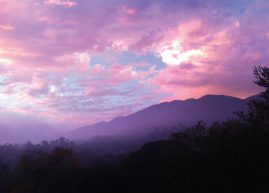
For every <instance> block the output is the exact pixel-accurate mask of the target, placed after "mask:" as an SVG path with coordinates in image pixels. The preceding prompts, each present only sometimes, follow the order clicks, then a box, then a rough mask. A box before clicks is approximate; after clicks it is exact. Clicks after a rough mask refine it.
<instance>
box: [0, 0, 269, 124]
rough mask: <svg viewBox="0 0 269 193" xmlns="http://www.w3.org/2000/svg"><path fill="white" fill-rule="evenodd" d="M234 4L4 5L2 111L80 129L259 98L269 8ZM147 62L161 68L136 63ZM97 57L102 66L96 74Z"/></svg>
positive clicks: (0, 25)
mask: <svg viewBox="0 0 269 193" xmlns="http://www.w3.org/2000/svg"><path fill="white" fill-rule="evenodd" d="M197 2H198V1H197ZM221 2H222V1H221ZM232 4H234V6H231V7H229V5H226V6H224V5H222V4H221V3H220V4H216V3H212V2H198V3H194V1H187V0H183V1H181V3H178V1H175V0H167V1H160V0H157V1H143V0H138V1H124V2H122V1H113V2H112V3H106V2H105V1H99V0H93V1H87V0H77V1H71V0H70V1H68V0H46V1H41V0H40V1H35V3H33V1H13V0H11V1H1V0H0V8H1V9H0V81H1V86H0V90H1V94H0V101H1V102H0V106H2V107H4V106H6V108H10V109H13V110H14V111H15V110H16V111H22V110H23V111H24V112H28V113H33V112H36V111H37V112H36V113H40V115H41V114H42V116H50V115H53V116H56V115H57V119H61V120H63V122H64V120H72V119H74V120H77V121H78V122H79V123H81V124H82V123H86V122H87V123H89V122H94V121H99V120H103V119H110V118H112V117H114V116H116V115H120V114H121V113H122V114H125V113H130V112H133V111H134V110H136V109H139V108H142V107H144V106H147V105H150V104H153V103H157V102H159V101H166V100H174V99H184V98H189V97H199V96H201V95H204V94H209V93H211V94H229V95H234V96H239V97H246V96H249V95H251V94H255V93H256V92H257V89H256V87H255V86H253V84H252V80H253V76H252V65H256V64H261V65H267V66H268V65H269V64H268V59H269V57H268V53H269V48H268V43H269V38H268V37H269V36H268V34H269V31H268V29H269V24H268V17H269V15H268V13H267V12H266V7H268V3H266V2H265V1H259V2H255V3H253V4H248V3H246V2H245V1H244V2H243V1H240V5H238V4H237V3H236V2H233V3H232ZM44 5H45V6H44ZM71 7H72V8H71ZM238 7H240V9H239V8H238ZM67 8H70V9H67ZM242 10H243V11H242ZM106 50H110V51H111V52H110V53H107V52H106ZM125 52H126V53H131V54H132V57H133V58H132V59H133V60H134V61H125V62H122V60H123V59H124V58H123V59H122V58H120V57H123V56H122V55H124V54H122V53H125ZM147 54H148V55H149V54H151V57H153V56H154V57H155V60H153V59H152V58H150V59H148V60H149V61H140V60H138V59H137V58H140V57H142V58H143V57H145V55H147ZM96 55H101V56H102V57H100V58H103V59H104V61H96V64H95V65H90V62H91V61H92V60H93V58H94V56H96ZM136 57H137V58H136ZM151 60H152V61H151ZM160 63H162V65H160ZM52 88H53V89H52ZM164 96H168V97H164ZM14 101H16V102H14ZM137 101H139V102H137ZM22 104H23V105H22ZM37 109H38V110H37ZM89 112H93V113H91V114H89ZM92 117H93V118H92Z"/></svg>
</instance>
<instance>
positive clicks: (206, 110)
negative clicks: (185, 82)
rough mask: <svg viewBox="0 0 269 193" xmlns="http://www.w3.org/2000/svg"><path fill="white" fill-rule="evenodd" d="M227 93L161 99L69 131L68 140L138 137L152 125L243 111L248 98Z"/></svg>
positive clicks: (222, 117) (222, 116)
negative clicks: (101, 137)
mask: <svg viewBox="0 0 269 193" xmlns="http://www.w3.org/2000/svg"><path fill="white" fill-rule="evenodd" d="M254 97H256V96H250V97H247V98H245V99H240V98H237V97H233V96H226V95H212V94H209V95H205V96H202V97H200V98H198V99H194V98H190V99H186V100H173V101H170V102H162V103H159V104H155V105H152V106H149V107H146V108H144V109H142V110H140V111H137V112H134V113H131V114H129V115H126V116H120V117H115V118H114V119H112V120H110V121H108V122H105V121H102V122H97V123H95V124H92V125H86V126H83V127H80V128H77V129H75V130H72V131H71V132H69V133H68V137H69V138H71V139H87V138H91V137H93V136H98V135H132V136H137V137H141V136H143V135H146V134H149V133H151V132H152V131H154V128H160V127H163V128H171V127H174V126H176V125H178V124H181V125H186V126H190V125H192V124H195V123H196V122H197V121H199V120H203V121H205V122H206V123H207V124H210V123H212V122H215V121H224V120H226V119H228V118H234V117H235V114H234V112H236V111H242V110H246V108H247V103H248V102H249V100H251V99H253V98H254Z"/></svg>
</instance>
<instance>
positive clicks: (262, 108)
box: [238, 66, 269, 130]
mask: <svg viewBox="0 0 269 193" xmlns="http://www.w3.org/2000/svg"><path fill="white" fill-rule="evenodd" d="M253 70H254V75H255V78H256V80H255V81H254V83H255V84H257V85H258V86H260V87H262V88H264V89H265V90H264V91H263V92H261V93H260V94H259V95H258V98H255V99H253V100H251V101H250V102H249V109H248V112H247V113H244V112H240V113H238V115H239V116H240V117H241V118H242V119H243V120H245V121H246V122H247V123H249V124H250V125H251V126H255V128H260V129H264V130H269V68H268V67H261V66H258V67H256V66H254V69H253Z"/></svg>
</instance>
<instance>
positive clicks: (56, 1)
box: [44, 0, 77, 7]
mask: <svg viewBox="0 0 269 193" xmlns="http://www.w3.org/2000/svg"><path fill="white" fill-rule="evenodd" d="M44 3H45V4H46V5H52V6H55V5H57V6H64V7H74V6H76V5H77V2H75V1H72V0H45V1H44Z"/></svg>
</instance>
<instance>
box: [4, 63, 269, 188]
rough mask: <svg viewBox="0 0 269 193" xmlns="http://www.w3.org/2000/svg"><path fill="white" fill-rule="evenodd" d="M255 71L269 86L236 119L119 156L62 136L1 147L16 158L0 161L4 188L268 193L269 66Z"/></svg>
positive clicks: (258, 81) (198, 127)
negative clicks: (90, 149)
mask: <svg viewBox="0 0 269 193" xmlns="http://www.w3.org/2000/svg"><path fill="white" fill-rule="evenodd" d="M254 74H255V76H256V80H255V83H256V84H257V85H259V86H261V87H263V88H264V89H265V90H264V91H263V92H262V93H261V94H260V95H259V97H258V98H257V99H254V100H252V101H251V102H250V103H249V109H248V112H245V113H244V112H237V114H238V119H231V120H227V121H225V122H223V123H214V124H213V125H211V126H205V124H204V123H203V122H199V123H198V124H197V125H195V126H193V127H191V128H188V129H185V130H183V131H181V132H178V133H175V134H173V135H172V136H171V137H170V138H169V139H166V140H161V141H155V142H150V143H147V144H145V145H144V146H143V147H142V148H141V149H139V150H137V151H135V152H132V153H130V154H129V155H127V156H120V158H119V157H116V156H115V157H113V156H112V157H111V156H108V155H107V156H103V157H102V158H100V157H99V158H100V159H99V160H97V161H96V162H94V161H92V159H93V157H95V156H94V155H90V153H89V152H88V151H87V148H81V147H80V151H79V150H78V149H77V147H76V145H74V144H73V143H72V142H70V141H68V140H66V139H64V138H60V139H58V140H56V141H52V142H44V143H42V144H39V145H33V144H31V143H27V144H25V145H24V146H23V147H22V146H12V145H4V146H1V151H0V152H1V155H0V156H1V157H2V158H5V156H9V157H10V160H16V159H17V161H15V162H14V163H15V164H14V163H13V164H14V166H13V168H10V167H9V166H8V165H9V164H10V163H6V161H3V160H4V159H1V160H0V192H1V193H2V192H3V193H5V192H6V193H9V192H10V193H88V192H89V193H90V192H93V193H99V192H118V193H121V192H122V193H128V192H129V193H143V192H145V193H154V192H163V193H169V192H171V193H172V192H178V193H227V192H230V193H231V192H235V193H253V192H255V193H265V192H269V186H268V180H269V68H266V67H257V68H256V67H255V68H254ZM81 149H83V151H82V150H81ZM5 153H6V154H5ZM12 156H14V157H12ZM90 157H92V158H90ZM95 159H96V158H95ZM5 160H7V159H5ZM85 160H87V161H85ZM100 162H101V163H102V164H97V163H100ZM85 163H87V164H85Z"/></svg>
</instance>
